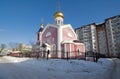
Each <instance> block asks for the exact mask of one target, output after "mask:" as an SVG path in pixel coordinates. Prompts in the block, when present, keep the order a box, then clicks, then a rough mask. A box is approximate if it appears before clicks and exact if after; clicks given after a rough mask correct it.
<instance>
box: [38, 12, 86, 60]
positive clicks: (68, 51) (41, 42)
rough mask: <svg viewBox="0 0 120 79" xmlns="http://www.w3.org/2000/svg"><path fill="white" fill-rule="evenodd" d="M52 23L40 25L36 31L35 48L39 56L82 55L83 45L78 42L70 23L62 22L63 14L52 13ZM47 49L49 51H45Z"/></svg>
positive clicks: (68, 56)
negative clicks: (53, 21)
mask: <svg viewBox="0 0 120 79" xmlns="http://www.w3.org/2000/svg"><path fill="white" fill-rule="evenodd" d="M54 20H55V23H54V24H47V25H46V26H45V28H44V24H43V23H42V24H41V25H40V29H39V31H38V32H37V35H36V36H37V41H36V45H37V50H38V52H39V53H40V56H41V57H46V56H47V54H48V57H50V58H76V57H84V54H85V45H84V44H83V43H80V41H79V40H78V39H77V35H76V33H75V32H74V30H73V28H72V26H71V24H64V14H63V13H62V12H61V11H60V10H58V11H57V12H55V14H54ZM48 51H49V53H47V52H48Z"/></svg>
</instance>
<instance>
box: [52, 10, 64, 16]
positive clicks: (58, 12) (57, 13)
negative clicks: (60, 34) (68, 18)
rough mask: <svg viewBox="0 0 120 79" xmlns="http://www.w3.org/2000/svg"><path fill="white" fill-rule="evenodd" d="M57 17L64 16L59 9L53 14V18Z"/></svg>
mask: <svg viewBox="0 0 120 79" xmlns="http://www.w3.org/2000/svg"><path fill="white" fill-rule="evenodd" d="M57 17H62V18H64V14H63V13H62V12H60V11H57V12H56V13H55V14H54V18H57Z"/></svg>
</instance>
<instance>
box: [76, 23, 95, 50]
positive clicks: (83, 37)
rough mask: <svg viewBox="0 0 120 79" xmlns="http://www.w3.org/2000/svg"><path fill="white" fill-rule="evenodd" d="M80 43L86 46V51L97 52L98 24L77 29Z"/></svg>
mask: <svg viewBox="0 0 120 79" xmlns="http://www.w3.org/2000/svg"><path fill="white" fill-rule="evenodd" d="M75 31H76V34H77V35H78V39H79V40H80V42H82V43H84V44H85V51H86V52H88V51H93V52H97V40H96V24H95V23H92V24H89V25H85V26H82V27H79V28H77V29H75Z"/></svg>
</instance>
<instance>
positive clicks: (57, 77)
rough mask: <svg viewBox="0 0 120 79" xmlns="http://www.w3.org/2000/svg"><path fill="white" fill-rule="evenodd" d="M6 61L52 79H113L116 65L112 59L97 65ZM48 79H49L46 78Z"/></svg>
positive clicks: (13, 59)
mask: <svg viewBox="0 0 120 79" xmlns="http://www.w3.org/2000/svg"><path fill="white" fill-rule="evenodd" d="M3 58H4V59H6V60H8V61H9V62H10V63H14V64H15V65H17V66H20V67H24V68H28V69H30V70H31V71H32V70H34V71H35V72H34V73H33V75H36V74H38V73H45V74H46V76H52V75H54V76H52V77H50V78H51V79H52V78H53V79H61V78H63V79H111V78H110V75H111V71H112V70H113V66H114V63H113V61H112V59H99V61H98V62H97V63H95V62H90V61H84V60H68V61H67V60H63V59H49V60H46V59H38V60H37V59H32V58H16V57H10V56H4V57H3ZM46 79H47V77H46Z"/></svg>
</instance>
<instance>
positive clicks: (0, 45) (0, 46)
mask: <svg viewBox="0 0 120 79" xmlns="http://www.w3.org/2000/svg"><path fill="white" fill-rule="evenodd" d="M5 48H6V45H5V44H0V53H1V52H2V51H3V50H4V49H5Z"/></svg>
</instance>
